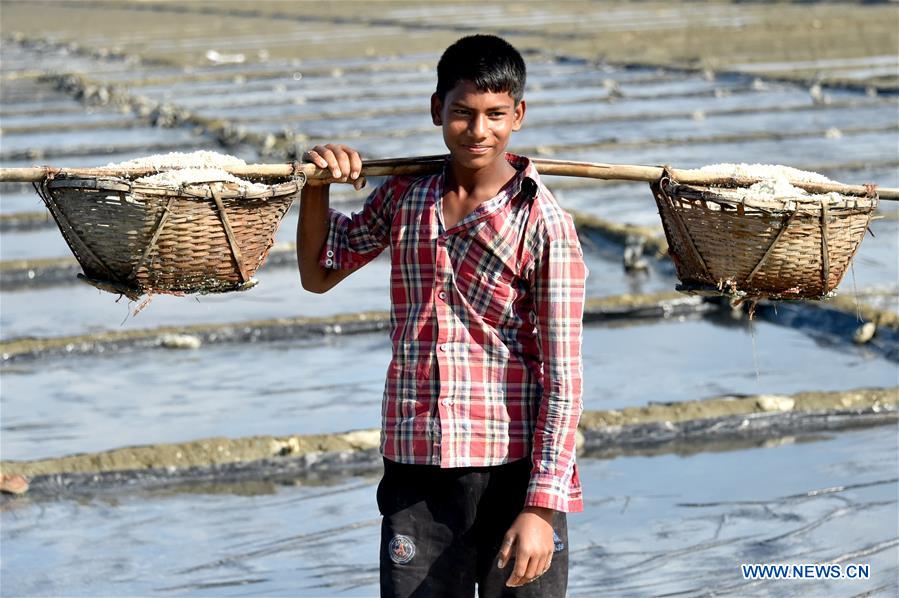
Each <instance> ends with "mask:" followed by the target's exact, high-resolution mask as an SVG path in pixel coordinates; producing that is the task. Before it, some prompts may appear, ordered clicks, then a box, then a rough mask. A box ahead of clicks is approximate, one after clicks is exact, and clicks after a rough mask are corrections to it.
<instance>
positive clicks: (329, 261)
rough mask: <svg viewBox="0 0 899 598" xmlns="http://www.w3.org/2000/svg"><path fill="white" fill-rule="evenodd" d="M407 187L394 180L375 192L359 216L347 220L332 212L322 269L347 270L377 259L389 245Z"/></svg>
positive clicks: (329, 217)
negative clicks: (394, 219)
mask: <svg viewBox="0 0 899 598" xmlns="http://www.w3.org/2000/svg"><path fill="white" fill-rule="evenodd" d="M406 186H407V185H406V184H404V181H403V180H402V179H400V178H399V177H392V178H390V179H388V180H387V181H386V182H385V183H384V184H383V185H381V186H380V187H378V188H377V189H375V190H374V191H372V193H371V194H370V195H369V196H368V198H367V199H366V200H365V204H364V205H363V206H362V210H360V211H359V212H354V213H353V214H351V215H349V216H347V215H346V214H342V213H341V212H338V211H337V210H334V209H331V210H330V211H329V212H328V219H329V227H328V236H327V237H326V239H325V244H324V247H322V251H321V254H320V255H319V260H318V263H319V265H321V266H322V267H323V268H330V269H332V270H348V269H352V268H356V267H359V266H363V265H365V264H367V263H368V262H370V261H371V260H373V259H375V258H376V257H377V256H378V254H380V253H381V251H382V250H383V249H384V248H385V247H386V246H387V245H388V244H389V243H390V224H391V222H392V221H393V215H394V213H395V210H396V203H397V201H399V199H400V198H401V197H402V194H403V193H404V190H405V187H406Z"/></svg>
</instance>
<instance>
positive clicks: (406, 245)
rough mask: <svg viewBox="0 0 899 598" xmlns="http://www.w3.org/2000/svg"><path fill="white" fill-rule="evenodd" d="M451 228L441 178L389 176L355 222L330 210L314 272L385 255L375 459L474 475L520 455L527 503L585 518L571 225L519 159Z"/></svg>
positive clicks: (580, 267)
mask: <svg viewBox="0 0 899 598" xmlns="http://www.w3.org/2000/svg"><path fill="white" fill-rule="evenodd" d="M506 159H507V160H509V162H510V163H511V164H512V165H513V166H514V167H515V168H516V170H518V171H519V174H518V175H517V176H516V177H515V178H514V179H513V180H512V181H510V182H509V184H507V185H506V186H505V187H504V188H503V189H502V190H501V191H500V192H499V194H498V195H496V196H495V197H493V198H491V199H490V200H488V201H486V202H484V203H482V204H481V205H480V206H479V207H478V208H477V209H476V210H474V211H473V212H472V213H471V214H469V215H468V216H466V217H465V218H463V219H462V220H461V221H459V222H458V223H457V224H456V225H455V226H453V227H452V228H450V229H449V230H446V229H445V226H444V224H443V210H442V197H443V186H444V176H445V174H439V175H432V176H424V177H421V176H419V177H392V178H390V179H388V180H387V181H386V182H385V183H384V184H383V185H381V186H380V187H379V188H378V189H376V190H375V191H374V192H373V193H372V194H371V195H370V196H369V198H368V199H367V200H366V202H365V205H364V206H363V208H362V210H361V211H360V212H357V213H354V214H353V215H352V216H346V215H344V214H341V213H339V212H337V211H334V210H331V213H330V231H329V233H328V237H327V241H326V243H325V247H324V248H323V249H322V254H321V257H320V263H321V265H322V266H324V267H326V268H334V269H347V268H353V267H356V266H359V265H362V264H365V263H367V262H369V261H371V260H372V259H374V258H375V256H377V255H378V254H379V253H380V252H381V251H382V250H383V249H385V248H386V247H390V256H391V263H392V267H391V275H390V293H391V299H392V301H391V303H392V307H391V326H392V331H391V340H392V342H393V359H392V360H391V362H390V366H389V368H388V371H387V381H386V384H385V390H384V401H383V406H382V431H381V451H382V453H383V455H384V457H386V458H387V459H390V460H393V461H397V462H400V463H412V464H427V465H439V466H441V467H479V466H491V465H500V464H503V463H508V462H510V461H515V460H518V459H523V458H528V457H530V458H531V460H532V463H533V469H532V472H531V482H530V486H529V488H528V495H527V499H526V505H528V506H538V507H548V508H550V509H555V510H558V511H580V510H582V509H583V501H582V498H581V485H580V480H579V478H578V473H577V467H576V465H575V433H576V430H577V423H578V419H579V418H580V414H581V411H582V410H583V406H582V402H581V378H582V365H581V336H582V334H581V333H582V330H581V329H582V317H583V309H584V281H585V278H586V276H587V269H586V266H585V265H584V260H583V253H582V251H581V246H580V243H579V241H578V237H577V232H576V231H575V228H574V224H573V222H572V220H571V217H570V216H569V215H568V214H567V213H566V212H564V211H563V210H562V209H561V208H560V207H559V205H558V204H557V203H556V201H555V199H554V198H553V196H552V195H551V194H550V192H549V191H548V190H547V189H546V187H544V186H543V184H542V183H541V182H540V177H539V175H538V174H537V171H536V169H535V168H534V167H533V165H531V163H530V161H529V160H528V159H527V158H523V157H520V156H515V155H512V154H507V155H506Z"/></svg>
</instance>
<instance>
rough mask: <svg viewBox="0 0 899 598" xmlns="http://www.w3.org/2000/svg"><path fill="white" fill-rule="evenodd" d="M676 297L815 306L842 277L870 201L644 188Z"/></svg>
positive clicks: (664, 183) (667, 183) (666, 180)
mask: <svg viewBox="0 0 899 598" xmlns="http://www.w3.org/2000/svg"><path fill="white" fill-rule="evenodd" d="M651 187H652V190H653V195H654V196H655V199H656V203H657V205H658V207H659V214H660V215H661V217H662V224H663V226H664V229H665V236H666V237H667V238H668V247H669V249H668V251H669V254H670V255H671V258H672V260H673V261H674V265H675V267H676V269H677V276H678V278H680V280H681V283H682V284H681V285H679V286H678V287H677V288H678V290H681V291H685V292H691V293H698V294H718V295H720V294H725V295H731V296H735V297H737V298H745V299H763V298H771V299H821V298H823V297H825V296H827V295H828V294H829V293H830V292H831V291H833V289H834V288H836V287H837V285H839V284H840V281H841V280H842V278H843V274H845V272H846V268H847V267H848V266H849V263H850V261H851V260H852V257H853V256H854V255H855V252H856V250H858V247H859V244H860V243H861V241H862V238H863V237H864V236H865V231H866V230H867V228H868V224H869V223H870V221H871V217H872V215H873V212H874V208H875V207H876V206H877V196H876V195H875V194H873V193H872V194H871V196H868V197H855V196H852V197H850V196H838V195H826V196H807V197H803V196H797V197H776V198H770V199H765V200H749V199H746V200H744V199H741V198H739V197H738V195H737V194H736V192H735V191H732V190H728V189H718V188H715V189H711V188H708V187H696V186H687V185H680V184H678V183H677V182H676V181H674V180H672V179H671V177H670V176H669V175H667V173H666V175H664V176H663V177H662V178H661V179H660V180H659V181H658V182H657V183H653V184H652V185H651Z"/></svg>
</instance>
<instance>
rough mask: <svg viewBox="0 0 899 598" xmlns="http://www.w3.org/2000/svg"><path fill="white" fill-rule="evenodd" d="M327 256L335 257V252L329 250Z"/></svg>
mask: <svg viewBox="0 0 899 598" xmlns="http://www.w3.org/2000/svg"><path fill="white" fill-rule="evenodd" d="M325 255H327V256H328V257H334V252H333V251H330V250H329V251H328V253H326V254H325Z"/></svg>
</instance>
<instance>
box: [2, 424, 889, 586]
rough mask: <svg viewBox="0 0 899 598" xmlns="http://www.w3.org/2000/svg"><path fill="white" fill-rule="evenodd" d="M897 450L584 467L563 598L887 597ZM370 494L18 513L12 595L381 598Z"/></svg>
mask: <svg viewBox="0 0 899 598" xmlns="http://www.w3.org/2000/svg"><path fill="white" fill-rule="evenodd" d="M860 447H864V450H860ZM897 448H899V447H897V441H896V429H895V428H894V427H892V426H886V427H877V428H870V429H866V430H861V431H849V432H842V433H840V434H838V435H820V436H817V437H788V438H782V439H778V440H772V441H769V442H767V443H765V444H763V445H761V446H756V445H750V446H742V447H741V446H734V445H731V446H726V445H725V446H719V447H717V450H714V451H710V452H703V453H698V454H690V455H677V454H667V455H660V456H653V457H622V458H618V459H614V460H600V459H591V458H589V457H586V458H582V459H581V460H580V466H581V473H582V476H583V479H584V485H585V488H584V490H585V492H586V496H587V497H588V499H587V505H586V511H585V512H584V513H582V514H576V515H572V516H571V517H570V520H569V521H570V523H569V525H570V545H569V550H570V559H571V579H570V586H569V595H571V596H595V595H596V594H597V592H600V593H608V594H610V595H616V596H649V595H679V594H684V595H697V594H706V593H708V594H732V595H739V596H747V595H753V596H759V595H761V596H768V595H772V596H809V595H817V596H821V595H827V596H857V595H863V594H865V592H873V593H872V594H869V595H884V596H886V595H891V594H892V593H893V592H895V588H896V583H897V564H896V563H897V549H899V535H897V533H896V530H895V529H894V528H892V527H891V526H890V525H889V524H888V523H889V522H893V521H895V520H896V517H897V515H899V513H897V502H896V499H897V496H896V470H897V467H899V463H897V460H896V455H897ZM376 482H377V476H376V475H372V476H363V477H351V478H341V479H337V480H332V481H330V482H325V483H323V484H321V483H320V484H321V485H310V484H304V483H302V482H298V483H297V485H292V484H290V483H289V482H288V483H277V484H276V483H273V482H267V481H258V482H249V483H241V484H228V483H222V484H211V485H199V486H195V487H192V488H190V489H186V490H185V489H182V490H179V491H176V492H172V491H155V492H136V493H135V492H128V491H124V490H123V491H118V492H115V493H113V494H108V493H104V494H99V495H96V496H88V497H83V498H80V499H79V500H77V501H75V500H66V499H63V500H53V501H43V500H32V499H29V498H28V497H27V496H26V497H22V498H17V499H14V500H11V501H7V502H5V503H4V504H3V511H2V513H0V521H2V524H3V525H2V532H0V534H2V535H0V539H2V545H0V546H2V551H3V566H4V576H3V584H4V593H8V594H9V595H16V596H24V595H60V594H67V595H150V594H160V593H162V594H169V593H174V594H188V595H214V596H247V595H262V596H280V595H297V593H300V594H302V595H304V596H320V595H349V596H372V595H376V594H377V559H376V556H375V555H376V554H377V542H378V541H377V537H378V529H379V527H378V526H379V521H378V513H377V510H376V508H375V506H374V505H375V500H374V493H375V487H376ZM250 513H251V514H252V515H251V516H248V514H250ZM885 523H887V525H884V524H885ZM38 561H39V562H40V563H41V567H40V569H38V570H35V569H34V566H33V563H35V562H38ZM768 562H799V563H803V562H831V563H841V564H844V565H846V564H850V563H852V564H868V565H870V570H871V572H872V573H871V577H870V579H868V580H830V581H809V580H805V581H789V582H788V581H767V582H757V583H751V582H749V581H747V580H744V579H743V578H742V576H741V574H740V569H739V567H740V564H742V563H768Z"/></svg>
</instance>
